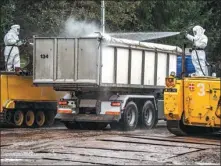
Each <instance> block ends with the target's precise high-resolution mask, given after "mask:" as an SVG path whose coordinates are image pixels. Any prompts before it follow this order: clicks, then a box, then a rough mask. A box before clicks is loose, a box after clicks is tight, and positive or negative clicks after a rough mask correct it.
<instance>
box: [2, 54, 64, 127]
mask: <svg viewBox="0 0 221 166" xmlns="http://www.w3.org/2000/svg"><path fill="white" fill-rule="evenodd" d="M2 52H3V51H1V53H2ZM4 63H5V61H4V56H3V55H0V124H1V126H2V125H5V124H6V125H8V124H9V125H13V126H16V127H23V126H24V127H42V126H44V125H49V126H50V125H52V124H53V122H54V117H55V115H56V112H57V100H59V99H60V98H61V97H62V95H64V93H60V92H56V91H54V90H53V88H52V87H37V86H34V85H33V78H32V74H30V72H27V71H25V70H22V69H19V72H17V71H16V72H6V71H4V70H5V64H4ZM30 70H31V69H30Z"/></svg>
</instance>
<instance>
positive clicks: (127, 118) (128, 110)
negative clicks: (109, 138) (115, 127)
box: [120, 101, 138, 131]
mask: <svg viewBox="0 0 221 166" xmlns="http://www.w3.org/2000/svg"><path fill="white" fill-rule="evenodd" d="M137 123H138V108H137V105H136V104H135V103H134V102H133V101H130V102H129V103H127V105H126V107H125V110H124V113H123V115H122V119H121V122H120V125H121V128H122V129H123V130H125V131H133V130H135V129H136V127H137Z"/></svg>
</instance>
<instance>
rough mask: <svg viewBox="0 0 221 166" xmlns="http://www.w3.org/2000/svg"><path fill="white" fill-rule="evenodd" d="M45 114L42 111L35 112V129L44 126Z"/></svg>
mask: <svg viewBox="0 0 221 166" xmlns="http://www.w3.org/2000/svg"><path fill="white" fill-rule="evenodd" d="M45 121H46V118H45V113H44V111H40V110H39V111H37V112H36V114H35V123H36V126H37V127H43V126H44V125H45Z"/></svg>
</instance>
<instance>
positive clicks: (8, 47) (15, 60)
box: [4, 25, 23, 71]
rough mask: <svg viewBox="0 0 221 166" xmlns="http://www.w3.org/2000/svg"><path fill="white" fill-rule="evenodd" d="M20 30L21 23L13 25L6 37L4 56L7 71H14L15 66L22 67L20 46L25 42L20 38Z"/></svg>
mask: <svg viewBox="0 0 221 166" xmlns="http://www.w3.org/2000/svg"><path fill="white" fill-rule="evenodd" d="M19 31H20V26H19V25H12V26H11V29H10V30H9V31H8V33H7V34H6V35H5V37H4V43H5V51H4V56H5V63H6V68H7V71H13V70H14V69H15V67H19V68H20V55H19V49H18V46H20V45H22V44H23V43H22V42H21V41H20V40H19V37H18V35H19Z"/></svg>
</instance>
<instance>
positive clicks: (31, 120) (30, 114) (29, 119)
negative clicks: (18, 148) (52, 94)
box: [25, 110, 36, 127]
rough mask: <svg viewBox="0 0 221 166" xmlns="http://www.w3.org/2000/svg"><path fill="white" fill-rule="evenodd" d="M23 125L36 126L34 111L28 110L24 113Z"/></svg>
mask: <svg viewBox="0 0 221 166" xmlns="http://www.w3.org/2000/svg"><path fill="white" fill-rule="evenodd" d="M25 125H26V127H36V126H35V113H34V111H32V110H29V111H27V112H26V113H25Z"/></svg>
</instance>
